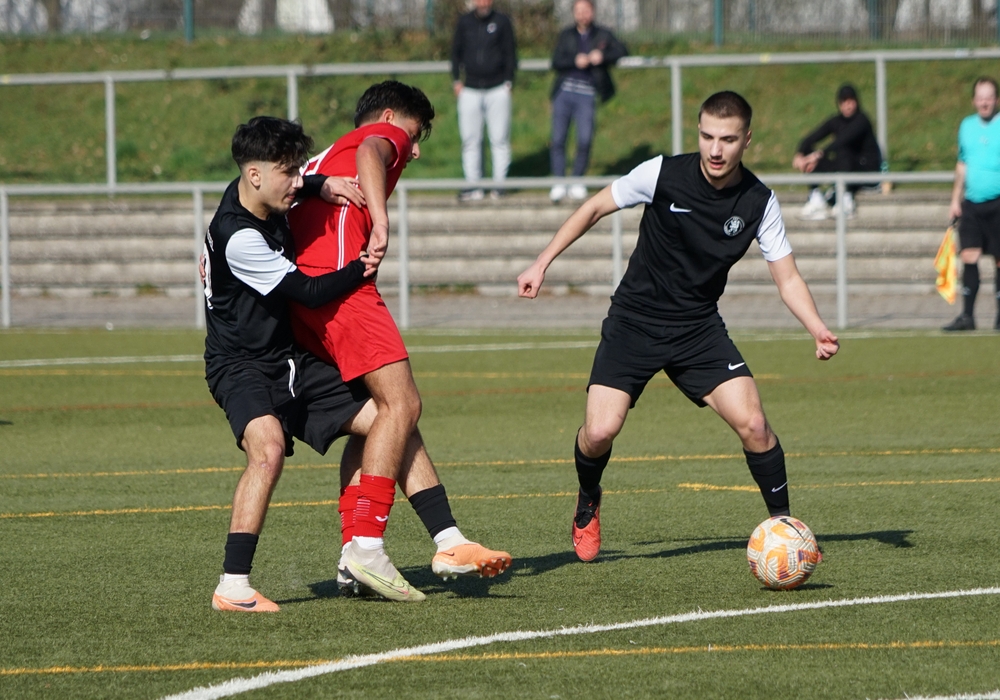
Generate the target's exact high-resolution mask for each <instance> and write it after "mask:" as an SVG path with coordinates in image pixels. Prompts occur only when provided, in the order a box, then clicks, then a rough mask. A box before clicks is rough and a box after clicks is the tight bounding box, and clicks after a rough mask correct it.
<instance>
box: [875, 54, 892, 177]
mask: <svg viewBox="0 0 1000 700" xmlns="http://www.w3.org/2000/svg"><path fill="white" fill-rule="evenodd" d="M886 95H887V88H886V79H885V54H883V53H878V54H875V120H876V121H877V122H878V134H877V136H876V138H877V139H878V147H879V148H880V149H882V160H883V161H885V162H887V163H888V162H889V106H888V104H887V97H886Z"/></svg>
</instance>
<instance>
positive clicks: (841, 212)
mask: <svg viewBox="0 0 1000 700" xmlns="http://www.w3.org/2000/svg"><path fill="white" fill-rule="evenodd" d="M846 195H847V185H846V184H845V183H844V178H843V176H841V177H838V178H837V328H847V203H846V202H845V201H844V200H845V199H846V198H847V197H846Z"/></svg>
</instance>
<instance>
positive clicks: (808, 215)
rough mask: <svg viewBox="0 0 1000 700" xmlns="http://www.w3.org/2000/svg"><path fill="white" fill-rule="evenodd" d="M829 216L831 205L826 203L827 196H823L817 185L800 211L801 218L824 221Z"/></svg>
mask: <svg viewBox="0 0 1000 700" xmlns="http://www.w3.org/2000/svg"><path fill="white" fill-rule="evenodd" d="M852 199H853V198H852ZM829 216H830V207H829V205H828V204H827V203H826V198H824V197H823V193H822V192H820V191H819V188H818V187H817V188H815V189H814V190H813V191H812V192H810V193H809V200H808V201H807V202H806V204H805V206H804V207H802V211H801V212H799V218H800V219H805V220H806V221H823V220H824V219H826V218H828V217H829Z"/></svg>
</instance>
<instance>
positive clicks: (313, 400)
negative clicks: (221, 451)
mask: <svg viewBox="0 0 1000 700" xmlns="http://www.w3.org/2000/svg"><path fill="white" fill-rule="evenodd" d="M208 385H209V391H210V392H211V393H212V397H213V398H214V399H215V401H216V403H218V404H219V406H221V407H222V409H223V410H224V411H225V412H226V418H227V419H228V421H229V426H230V428H232V431H233V435H234V436H235V437H236V446H237V447H239V448H240V449H241V450H242V449H243V445H242V442H243V433H244V432H245V431H246V427H247V425H249V424H250V422H251V421H253V420H255V419H257V418H260V417H262V416H274V417H276V418H277V419H278V420H279V421H280V422H281V428H282V430H283V431H284V433H285V456H286V457H290V456H291V455H292V453H293V451H294V440H293V438H298V439H299V440H302V441H303V442H305V443H306V444H307V445H309V446H310V447H312V448H313V449H314V450H316V452H318V453H320V454H326V451H327V450H328V449H330V446H331V445H332V444H333V443H334V441H335V440H337V438H339V437H342V436H343V435H345V434H346V433H345V432H344V431H343V426H344V424H345V423H347V422H348V421H350V419H351V418H353V417H354V416H355V415H357V413H358V411H360V410H361V408H362V407H363V406H364V405H365V403H367V401H368V400H369V398H370V396H369V394H368V390H367V389H366V388H365V385H364V382H363V380H356V381H353V382H350V383H345V382H344V380H343V378H341V376H340V370H338V369H337V368H336V367H334V366H333V365H328V364H326V363H325V362H323V361H322V360H320V359H319V358H317V357H316V356H314V355H312V354H310V353H307V352H302V351H296V352H295V353H293V354H292V355H290V356H289V357H288V358H287V359H286V360H285V361H284V362H256V361H252V360H234V361H233V362H232V363H230V364H229V365H227V366H225V367H224V368H223V369H221V370H217V371H216V372H214V373H213V375H212V376H210V377H208Z"/></svg>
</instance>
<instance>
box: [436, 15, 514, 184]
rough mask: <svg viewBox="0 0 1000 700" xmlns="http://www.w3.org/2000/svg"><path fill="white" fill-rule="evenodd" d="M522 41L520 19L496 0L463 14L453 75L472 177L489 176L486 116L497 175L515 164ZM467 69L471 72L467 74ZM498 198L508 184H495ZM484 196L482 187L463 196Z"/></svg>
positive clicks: (464, 150)
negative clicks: (515, 95)
mask: <svg viewBox="0 0 1000 700" xmlns="http://www.w3.org/2000/svg"><path fill="white" fill-rule="evenodd" d="M516 68H517V47H516V42H515V37H514V25H513V24H511V21H510V18H509V17H507V15H504V14H501V13H499V12H497V11H495V10H494V9H493V0H475V9H473V10H472V12H469V13H467V14H464V15H462V16H461V17H459V18H458V23H457V24H456V25H455V36H454V39H453V40H452V43H451V79H452V86H453V88H454V90H455V97H457V98H458V133H459V136H460V137H461V139H462V170H463V172H464V173H465V179H466V180H468V181H470V182H472V181H475V180H479V179H481V178H482V176H483V122H484V121H485V122H486V131H487V133H488V134H489V137H490V153H491V154H492V158H493V180H494V182H502V181H503V180H505V179H506V177H507V169H508V168H509V167H510V110H511V90H512V89H513V86H514V70H515V69H516ZM463 71H464V73H465V77H464V79H463V78H462V72H463ZM490 195H491V196H492V197H493V198H494V199H496V198H499V197H500V196H501V195H502V190H499V189H494V190H493V191H491V192H490ZM482 198H483V191H482V190H481V189H478V188H470V189H467V190H463V191H462V192H461V193H460V194H459V199H460V200H462V201H463V202H467V201H475V200H479V199H482Z"/></svg>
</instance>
